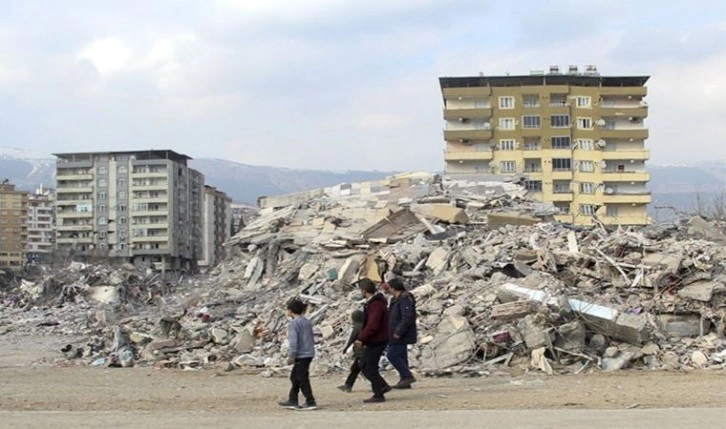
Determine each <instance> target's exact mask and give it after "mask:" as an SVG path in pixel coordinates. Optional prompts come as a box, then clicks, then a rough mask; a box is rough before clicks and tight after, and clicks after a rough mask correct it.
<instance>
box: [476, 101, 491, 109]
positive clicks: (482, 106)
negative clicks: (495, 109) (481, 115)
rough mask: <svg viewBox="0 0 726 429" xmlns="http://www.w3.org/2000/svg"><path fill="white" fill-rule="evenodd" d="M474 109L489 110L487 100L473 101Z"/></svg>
mask: <svg viewBox="0 0 726 429" xmlns="http://www.w3.org/2000/svg"><path fill="white" fill-rule="evenodd" d="M474 108H475V109H487V108H489V101H487V100H474Z"/></svg>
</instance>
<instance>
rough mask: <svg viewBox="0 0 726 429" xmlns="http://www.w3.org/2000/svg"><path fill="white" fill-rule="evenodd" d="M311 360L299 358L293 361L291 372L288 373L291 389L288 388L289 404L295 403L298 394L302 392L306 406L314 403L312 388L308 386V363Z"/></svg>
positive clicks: (311, 359)
mask: <svg viewBox="0 0 726 429" xmlns="http://www.w3.org/2000/svg"><path fill="white" fill-rule="evenodd" d="M312 361H313V358H301V359H295V364H294V365H293V366H292V372H291V373H290V382H291V383H292V387H291V388H290V397H289V398H288V399H289V400H290V402H294V403H297V401H298V399H297V397H298V393H300V391H302V394H303V396H304V397H305V402H307V403H308V404H313V403H315V397H314V396H313V388H312V387H311V386H310V362H312Z"/></svg>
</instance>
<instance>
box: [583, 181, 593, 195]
mask: <svg viewBox="0 0 726 429" xmlns="http://www.w3.org/2000/svg"><path fill="white" fill-rule="evenodd" d="M580 193H581V194H594V193H595V184H594V183H589V182H583V183H580Z"/></svg>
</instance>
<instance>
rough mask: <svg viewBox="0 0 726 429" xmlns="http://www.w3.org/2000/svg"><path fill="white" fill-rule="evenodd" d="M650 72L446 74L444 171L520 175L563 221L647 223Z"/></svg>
mask: <svg viewBox="0 0 726 429" xmlns="http://www.w3.org/2000/svg"><path fill="white" fill-rule="evenodd" d="M647 80H648V76H623V77H605V76H601V75H600V73H599V72H598V71H597V68H596V67H594V66H587V67H586V68H585V69H584V70H583V71H582V72H580V71H579V70H578V67H577V66H570V67H569V68H568V69H567V70H566V71H565V70H563V71H560V68H559V67H558V66H552V67H550V69H549V71H548V72H545V71H534V72H531V73H530V74H529V75H524V76H483V75H480V76H474V77H442V78H440V79H439V82H440V85H441V91H442V94H443V100H444V120H445V122H446V129H445V131H444V139H445V141H446V150H445V155H444V157H445V162H446V174H447V175H448V176H450V177H456V178H493V177H497V178H502V177H509V178H515V179H516V180H520V181H521V183H522V184H523V185H524V186H525V187H526V188H527V189H528V190H529V192H530V194H531V195H533V196H534V197H535V198H538V199H540V200H542V201H547V202H552V203H553V204H554V205H555V206H556V207H557V208H558V209H559V212H560V214H559V215H558V216H557V218H558V220H560V221H563V222H569V223H573V224H578V225H587V224H591V223H593V221H594V219H598V220H599V221H601V222H603V223H604V224H609V225H644V224H648V223H650V218H649V217H648V214H647V211H646V209H647V205H648V204H649V203H650V202H651V195H650V192H649V191H648V189H647V187H646V185H647V183H648V181H649V180H650V174H649V173H648V171H647V170H646V166H645V163H646V161H647V160H648V159H649V157H650V153H649V151H648V149H646V147H645V141H646V139H647V138H648V128H646V126H645V124H644V120H645V118H646V117H647V116H648V104H647V102H646V101H645V97H646V94H647V89H646V87H645V83H646V82H647Z"/></svg>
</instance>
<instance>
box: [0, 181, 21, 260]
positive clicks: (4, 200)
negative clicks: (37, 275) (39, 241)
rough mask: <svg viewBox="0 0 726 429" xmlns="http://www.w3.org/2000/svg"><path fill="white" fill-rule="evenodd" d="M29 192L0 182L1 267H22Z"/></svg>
mask: <svg viewBox="0 0 726 429" xmlns="http://www.w3.org/2000/svg"><path fill="white" fill-rule="evenodd" d="M27 220H28V193H27V192H23V191H16V190H15V185H12V184H10V183H7V181H5V182H3V183H2V184H0V269H20V268H22V267H23V265H24V264H25V259H26V253H25V247H26V246H27V244H28V222H27Z"/></svg>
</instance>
